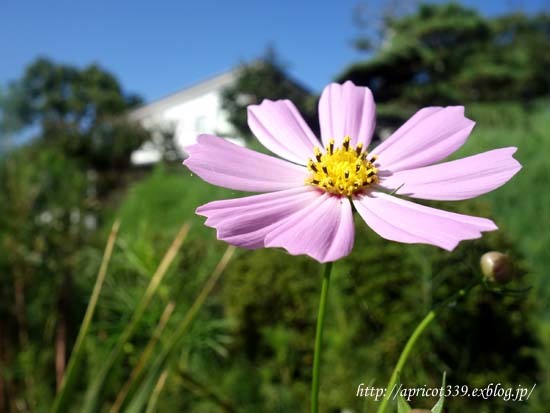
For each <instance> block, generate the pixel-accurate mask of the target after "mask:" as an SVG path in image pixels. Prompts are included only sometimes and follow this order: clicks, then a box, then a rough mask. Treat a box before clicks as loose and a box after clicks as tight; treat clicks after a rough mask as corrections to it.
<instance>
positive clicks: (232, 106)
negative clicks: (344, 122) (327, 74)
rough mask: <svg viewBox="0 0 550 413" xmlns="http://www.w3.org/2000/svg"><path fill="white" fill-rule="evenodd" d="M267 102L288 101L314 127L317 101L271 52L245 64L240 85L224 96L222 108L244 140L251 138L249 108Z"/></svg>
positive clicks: (237, 84) (240, 76) (238, 82)
mask: <svg viewBox="0 0 550 413" xmlns="http://www.w3.org/2000/svg"><path fill="white" fill-rule="evenodd" d="M263 99H271V100H277V99H288V100H290V101H292V102H293V103H294V104H295V105H296V106H297V107H298V109H299V110H300V112H301V113H302V114H303V115H304V117H305V119H306V121H308V123H309V124H310V125H312V124H313V122H312V119H314V116H315V102H314V98H313V97H312V95H311V94H310V93H309V92H308V91H307V89H306V88H305V87H304V86H302V85H300V84H298V83H297V82H296V81H295V80H293V79H292V78H291V77H290V76H289V74H288V72H287V70H286V68H285V67H284V65H283V64H282V63H281V62H280V60H279V59H278V57H277V55H276V54H275V52H274V51H273V50H272V49H270V50H268V51H267V53H266V55H265V57H264V58H263V59H261V60H258V61H255V62H252V63H249V64H243V65H242V66H241V67H240V72H239V76H238V79H237V81H236V83H235V84H234V85H233V86H231V87H229V88H227V89H226V90H225V91H224V93H223V101H222V106H223V108H224V110H226V111H227V113H228V115H229V116H228V120H229V122H230V123H231V124H232V125H233V126H234V127H235V129H236V131H237V133H238V134H239V135H240V136H241V137H244V138H249V137H251V134H250V129H249V128H248V123H247V112H246V108H247V107H248V106H249V105H255V104H259V103H261V102H262V100H263Z"/></svg>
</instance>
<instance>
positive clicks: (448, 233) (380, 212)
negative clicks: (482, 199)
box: [353, 192, 497, 251]
mask: <svg viewBox="0 0 550 413" xmlns="http://www.w3.org/2000/svg"><path fill="white" fill-rule="evenodd" d="M353 204H354V205H355V208H356V209H357V211H358V212H359V215H361V217H363V219H364V220H365V222H366V223H367V225H368V226H369V227H370V228H371V229H372V230H373V231H375V232H376V233H378V234H379V235H380V236H381V237H383V238H386V239H389V240H392V241H398V242H404V243H407V244H414V243H421V244H432V245H436V246H438V247H441V248H443V249H446V250H448V251H452V250H453V249H454V248H455V247H456V246H457V245H458V243H459V242H460V241H463V240H466V239H474V238H479V237H481V232H484V231H494V230H496V229H497V226H496V225H495V224H494V223H493V221H491V220H489V219H485V218H479V217H473V216H469V215H461V214H455V213H453V212H447V211H443V210H441V209H435V208H429V207H426V206H423V205H419V204H415V203H413V202H409V201H405V200H403V199H399V198H396V197H393V196H391V195H387V194H384V193H380V192H373V193H371V194H369V195H366V196H362V197H360V198H357V199H355V200H354V201H353Z"/></svg>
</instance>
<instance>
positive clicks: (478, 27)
mask: <svg viewBox="0 0 550 413" xmlns="http://www.w3.org/2000/svg"><path fill="white" fill-rule="evenodd" d="M385 23H386V25H387V30H386V33H387V36H386V38H385V40H384V42H383V46H382V47H381V48H379V49H378V50H376V51H375V52H374V53H373V55H372V57H371V58H370V59H369V60H367V61H364V62H359V63H356V64H353V65H351V66H350V67H348V68H347V69H345V70H344V71H343V73H342V74H341V75H340V76H339V77H338V80H340V81H343V80H345V79H350V80H353V81H354V82H356V83H357V84H361V85H367V86H369V87H370V88H371V89H372V90H373V92H374V94H375V96H376V98H377V100H378V101H382V102H383V101H390V100H394V101H395V100H399V101H401V102H404V103H413V104H428V103H429V104H435V103H442V104H445V103H453V102H459V101H471V100H489V101H491V100H513V99H531V98H536V97H538V96H542V95H548V94H549V93H550V81H549V80H548V76H547V73H548V70H550V61H549V58H548V56H547V53H542V52H541V51H543V50H547V49H548V48H549V47H550V16H549V15H545V14H539V15H536V16H532V17H529V16H526V15H523V14H513V15H507V16H503V17H498V18H485V17H483V16H481V15H480V14H479V13H478V12H477V11H476V10H474V9H469V8H466V7H463V6H460V5H458V4H456V3H449V4H440V5H437V4H424V5H421V6H420V7H419V8H418V10H417V11H416V12H415V13H413V14H409V15H406V16H403V17H397V18H393V19H392V18H387V19H386V20H385ZM359 44H361V42H359Z"/></svg>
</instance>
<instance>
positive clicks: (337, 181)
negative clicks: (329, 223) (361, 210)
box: [306, 136, 378, 196]
mask: <svg viewBox="0 0 550 413" xmlns="http://www.w3.org/2000/svg"><path fill="white" fill-rule="evenodd" d="M375 161H376V155H373V156H371V157H370V159H369V158H368V152H367V151H366V150H363V144H362V143H359V144H358V145H357V146H356V147H355V148H354V147H352V146H350V137H349V136H346V137H345V138H344V141H343V142H342V146H341V147H339V148H335V147H334V139H331V140H330V142H329V145H328V148H326V151H325V153H321V150H320V149H319V148H315V160H312V159H310V160H309V161H308V165H307V168H308V170H309V171H311V176H310V177H309V178H308V179H307V181H306V183H308V184H310V185H313V186H317V187H319V188H321V189H322V190H324V191H326V192H329V193H331V194H336V195H345V196H352V195H353V194H356V193H358V192H361V191H362V190H364V189H365V188H367V187H369V186H371V185H375V184H377V183H378V175H377V174H378V169H377V168H376V167H375V166H374V162H375Z"/></svg>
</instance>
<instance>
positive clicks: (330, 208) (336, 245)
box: [265, 193, 355, 262]
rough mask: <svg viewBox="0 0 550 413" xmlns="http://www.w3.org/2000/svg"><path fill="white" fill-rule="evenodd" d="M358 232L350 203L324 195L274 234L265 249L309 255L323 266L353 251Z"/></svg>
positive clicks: (274, 231) (285, 222)
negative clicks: (355, 236) (356, 232)
mask: <svg viewBox="0 0 550 413" xmlns="http://www.w3.org/2000/svg"><path fill="white" fill-rule="evenodd" d="M354 231H355V229H354V224H353V214H352V210H351V204H350V202H349V200H348V199H347V198H339V197H335V196H332V195H329V194H327V193H324V194H322V195H320V196H319V197H318V199H317V200H316V201H315V202H313V203H312V204H311V205H309V206H308V207H307V208H304V209H303V210H301V211H299V212H297V213H295V214H293V215H291V216H289V217H288V218H287V219H286V220H285V221H284V222H283V223H281V225H279V226H277V227H276V228H274V229H273V230H272V231H270V232H269V233H268V234H267V235H266V238H265V245H266V247H282V248H284V249H286V250H287V251H288V252H289V253H290V254H292V255H300V254H306V255H309V256H310V257H312V258H314V259H315V260H317V261H319V262H329V261H336V260H338V259H340V258H342V257H344V256H346V255H347V254H349V252H350V251H351V249H352V247H353V238H354Z"/></svg>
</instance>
